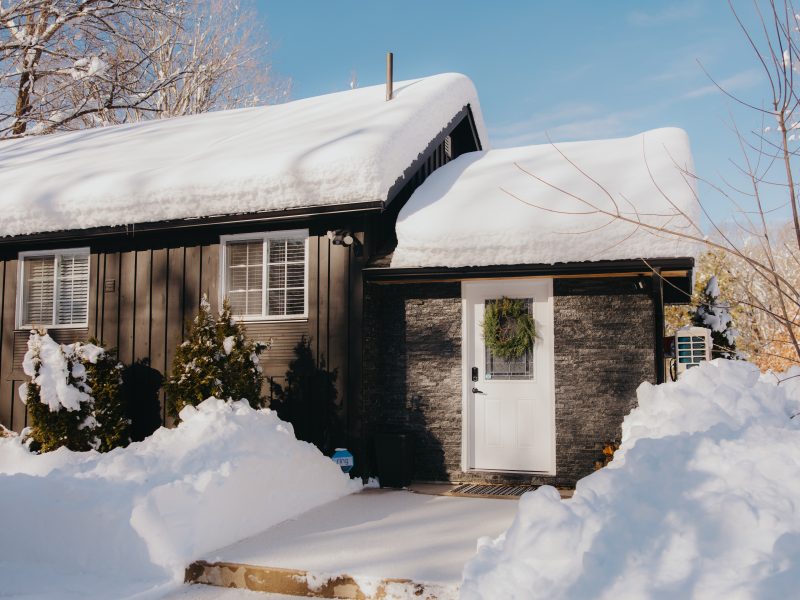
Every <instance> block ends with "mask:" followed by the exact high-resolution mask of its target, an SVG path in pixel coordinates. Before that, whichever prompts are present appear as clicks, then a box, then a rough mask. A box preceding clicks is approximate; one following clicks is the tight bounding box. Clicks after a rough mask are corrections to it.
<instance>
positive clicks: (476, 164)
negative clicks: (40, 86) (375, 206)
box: [391, 128, 703, 268]
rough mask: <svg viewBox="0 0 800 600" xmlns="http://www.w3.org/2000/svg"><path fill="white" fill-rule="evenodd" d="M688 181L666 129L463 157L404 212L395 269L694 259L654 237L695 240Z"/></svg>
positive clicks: (682, 246) (688, 246)
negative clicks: (617, 137) (689, 238)
mask: <svg viewBox="0 0 800 600" xmlns="http://www.w3.org/2000/svg"><path fill="white" fill-rule="evenodd" d="M693 171H694V166H693V162H692V155H691V151H690V148H689V139H688V136H687V135H686V133H685V132H684V131H682V130H680V129H674V128H667V129H657V130H653V131H648V132H645V133H642V134H639V135H636V136H633V137H629V138H622V139H611V140H599V141H589V142H570V143H564V144H561V143H557V144H556V143H554V144H543V145H537V146H525V147H520V148H506V149H498V150H489V151H480V152H471V153H468V154H463V155H461V156H460V157H458V158H457V159H456V160H454V161H452V162H451V163H449V164H447V165H445V166H444V167H442V168H441V169H439V170H437V171H436V172H434V173H433V174H432V175H431V177H430V178H428V179H427V180H426V182H425V183H424V184H423V185H422V186H420V187H419V188H418V189H417V190H416V191H415V192H414V194H413V195H412V196H411V198H410V199H409V201H408V203H407V204H406V205H405V206H404V207H403V209H402V210H401V211H400V214H399V216H398V219H397V227H396V231H397V240H398V244H397V247H396V249H395V251H394V255H393V257H392V259H391V267H392V268H420V267H422V268H430V267H445V268H467V267H489V266H498V265H556V264H572V263H579V264H588V263H592V262H597V261H606V262H608V261H637V262H639V264H640V265H641V259H670V258H680V257H692V256H694V255H695V254H696V253H697V250H698V244H696V243H692V242H691V241H690V240H688V239H686V238H684V237H679V236H674V235H668V234H665V233H664V232H662V231H660V230H659V228H668V229H671V230H675V231H677V232H679V233H681V234H686V235H688V236H694V237H696V238H702V237H703V233H702V231H701V230H700V226H699V218H698V217H699V214H698V213H699V206H698V204H697V202H696V191H695V186H694V179H693V175H694V173H693ZM579 268H581V267H579Z"/></svg>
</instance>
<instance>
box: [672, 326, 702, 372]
mask: <svg viewBox="0 0 800 600" xmlns="http://www.w3.org/2000/svg"><path fill="white" fill-rule="evenodd" d="M707 360H711V330H710V329H707V328H705V327H682V328H681V329H678V331H676V332H675V365H676V369H675V371H676V374H677V376H678V377H680V376H681V375H682V374H683V373H685V372H686V371H688V370H689V369H691V368H693V367H696V366H698V365H699V364H701V363H702V362H704V361H707Z"/></svg>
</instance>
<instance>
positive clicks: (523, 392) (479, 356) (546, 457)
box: [462, 279, 556, 475]
mask: <svg viewBox="0 0 800 600" xmlns="http://www.w3.org/2000/svg"><path fill="white" fill-rule="evenodd" d="M503 296H505V297H508V298H521V299H524V300H526V302H527V305H528V308H529V310H530V311H531V313H532V314H533V316H534V320H535V324H536V341H535V343H534V346H533V348H531V349H530V350H528V351H527V352H526V353H525V355H523V356H521V357H520V358H518V359H511V360H504V359H501V358H499V357H496V356H494V355H493V354H492V352H491V350H489V349H487V348H486V346H485V345H484V342H483V320H484V311H485V310H486V306H487V304H488V303H490V302H493V301H495V300H499V299H500V298H502V297H503ZM462 297H463V306H464V323H463V325H464V334H465V335H464V352H463V360H464V379H465V381H464V391H465V394H464V409H465V410H464V448H463V456H464V459H463V460H462V462H463V463H464V464H463V465H462V467H463V468H464V469H465V470H474V471H518V472H526V473H543V474H550V475H554V474H555V467H556V465H555V410H554V404H555V401H554V398H555V388H554V384H553V380H554V375H553V371H554V363H553V280H552V279H510V280H491V281H488V280H487V281H476V282H464V283H463V284H462Z"/></svg>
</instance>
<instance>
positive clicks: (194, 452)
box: [0, 398, 360, 598]
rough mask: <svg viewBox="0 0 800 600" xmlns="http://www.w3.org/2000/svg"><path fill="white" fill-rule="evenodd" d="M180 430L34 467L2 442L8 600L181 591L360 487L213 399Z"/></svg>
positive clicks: (1, 547) (277, 431) (54, 455)
mask: <svg viewBox="0 0 800 600" xmlns="http://www.w3.org/2000/svg"><path fill="white" fill-rule="evenodd" d="M181 420H182V422H181V424H180V425H179V426H178V427H177V428H176V429H164V428H162V429H159V430H158V431H156V432H155V433H154V434H153V435H152V436H151V437H149V438H147V439H146V440H145V441H143V442H137V443H133V444H131V445H129V446H128V447H126V448H118V449H116V450H113V451H111V452H109V453H106V454H99V453H96V452H71V451H69V450H67V449H65V448H61V449H59V450H57V451H55V452H50V453H48V454H45V455H34V454H31V453H30V452H28V451H27V449H26V448H25V447H24V445H23V444H22V443H21V441H20V439H19V438H18V437H7V438H0V490H2V494H0V511H2V514H6V515H8V516H9V518H7V519H6V523H5V524H4V526H3V535H2V538H0V540H2V541H0V581H2V582H3V593H4V594H6V593H7V594H9V595H12V596H13V595H15V594H21V593H22V592H25V594H27V595H26V597H28V595H30V596H31V597H42V598H44V597H54V596H53V595H54V594H55V596H57V597H62V595H67V590H73V591H75V595H76V596H78V597H81V598H111V597H114V598H119V597H124V596H125V595H126V594H127V593H133V592H134V591H137V590H138V591H141V590H146V589H148V588H152V587H155V586H158V585H162V584H165V583H169V584H171V583H172V582H174V581H176V580H181V579H182V577H183V569H184V568H185V567H186V566H187V565H188V564H189V563H190V562H191V561H192V560H193V559H195V558H197V557H198V556H200V555H203V554H206V553H208V552H211V551H213V550H214V549H216V548H220V547H222V546H225V545H227V544H229V543H232V542H234V541H237V540H239V539H242V538H244V537H247V536H249V535H252V534H253V533H256V532H258V531H261V530H263V529H266V528H268V527H270V526H272V525H274V524H276V523H278V522H280V521H283V520H285V519H288V518H291V517H294V516H295V515H298V514H300V513H302V512H304V511H306V510H308V509H310V508H313V507H315V506H317V505H319V504H323V503H325V502H328V501H331V500H334V499H336V498H339V497H341V496H343V495H345V494H348V493H350V492H352V491H355V490H357V489H358V488H359V487H360V486H359V485H357V484H355V483H352V482H351V481H350V479H349V478H348V477H347V476H346V475H344V474H342V472H341V470H340V468H339V467H338V466H337V465H336V464H335V463H333V461H331V459H330V458H328V457H326V456H324V455H322V454H321V453H320V452H319V451H318V450H317V449H316V448H315V447H314V446H313V445H311V444H308V443H306V442H300V441H297V440H296V439H295V438H294V434H293V432H292V428H291V425H289V424H287V423H284V422H283V421H281V420H279V419H278V417H277V416H276V414H275V413H274V412H273V411H269V410H254V409H252V408H251V407H250V406H249V405H248V404H247V402H224V401H222V400H218V399H215V398H209V399H208V400H206V401H205V402H203V403H201V404H200V405H199V406H198V407H196V408H195V407H192V406H188V407H186V408H184V410H183V411H182V412H181ZM42 573H46V575H41V576H40V574H42Z"/></svg>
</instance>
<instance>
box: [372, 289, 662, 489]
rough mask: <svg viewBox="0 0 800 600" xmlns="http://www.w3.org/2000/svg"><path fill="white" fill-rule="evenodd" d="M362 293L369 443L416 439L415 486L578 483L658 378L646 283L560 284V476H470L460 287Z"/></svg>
mask: <svg viewBox="0 0 800 600" xmlns="http://www.w3.org/2000/svg"><path fill="white" fill-rule="evenodd" d="M639 282H641V284H642V285H637V284H638V283H639ZM365 293H366V295H365V299H364V311H365V319H364V370H363V373H364V395H363V398H364V411H363V413H362V414H364V415H365V422H364V427H365V429H366V431H365V434H366V439H367V440H368V441H369V440H371V439H372V436H373V435H374V433H375V432H379V431H403V432H407V433H412V434H413V438H414V442H415V452H414V476H415V479H417V480H421V481H447V480H450V481H493V482H510V483H512V482H534V483H549V484H554V485H560V486H571V485H574V483H575V481H577V480H578V479H580V478H581V477H583V476H585V475H587V474H589V473H591V472H592V470H593V466H594V461H595V460H597V459H598V458H599V457H600V456H601V450H602V447H603V445H604V443H605V442H607V441H610V440H612V439H614V438H615V437H618V436H619V427H620V424H621V422H622V418H623V416H624V415H625V414H626V413H627V412H628V411H630V409H631V408H632V407H633V406H634V405H635V403H636V394H635V392H636V388H637V386H638V385H639V383H641V382H642V381H645V380H649V381H653V380H654V379H655V357H654V330H653V319H654V312H653V303H652V300H651V296H650V282H649V280H645V279H642V280H634V279H631V278H624V279H623V278H615V279H562V280H556V281H555V282H554V295H555V298H554V318H555V387H556V390H555V396H556V407H555V408H556V470H557V475H556V477H533V478H532V477H531V476H530V475H526V476H521V475H520V476H517V475H510V474H503V473H479V474H476V473H463V472H461V470H460V460H461V389H462V388H461V385H462V382H461V378H462V373H461V343H462V337H461V285H460V283H417V284H390V285H373V284H370V285H367V286H366V292H365ZM373 464H374V463H373Z"/></svg>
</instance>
